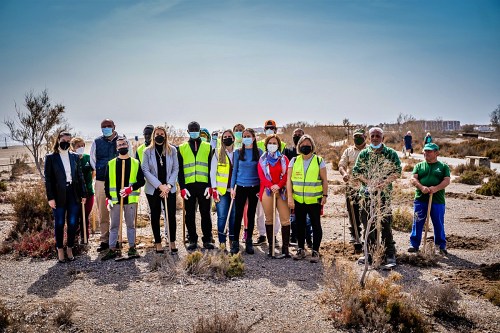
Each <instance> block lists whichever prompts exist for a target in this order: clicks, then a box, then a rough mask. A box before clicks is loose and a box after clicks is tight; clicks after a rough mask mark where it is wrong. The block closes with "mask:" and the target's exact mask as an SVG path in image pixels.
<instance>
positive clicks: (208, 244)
mask: <svg viewBox="0 0 500 333" xmlns="http://www.w3.org/2000/svg"><path fill="white" fill-rule="evenodd" d="M203 248H205V249H207V250H213V249H215V246H214V244H212V243H210V242H207V243H203Z"/></svg>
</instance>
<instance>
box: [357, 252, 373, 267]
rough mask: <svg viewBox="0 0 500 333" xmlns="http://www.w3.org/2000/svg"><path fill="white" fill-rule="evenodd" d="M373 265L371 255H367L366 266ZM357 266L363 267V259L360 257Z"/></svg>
mask: <svg viewBox="0 0 500 333" xmlns="http://www.w3.org/2000/svg"><path fill="white" fill-rule="evenodd" d="M372 263H373V259H372V255H371V254H370V253H369V254H368V265H371V264H372ZM358 264H359V265H364V264H365V257H364V256H362V257H360V258H359V259H358Z"/></svg>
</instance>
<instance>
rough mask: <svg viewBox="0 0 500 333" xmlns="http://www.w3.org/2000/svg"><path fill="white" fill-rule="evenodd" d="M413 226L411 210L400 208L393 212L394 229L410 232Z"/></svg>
mask: <svg viewBox="0 0 500 333" xmlns="http://www.w3.org/2000/svg"><path fill="white" fill-rule="evenodd" d="M412 226H413V211H411V209H409V208H402V207H398V208H396V209H395V210H394V211H393V212H392V228H393V229H394V230H398V231H404V232H409V231H411V228H412Z"/></svg>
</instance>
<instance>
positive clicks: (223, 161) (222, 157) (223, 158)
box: [218, 129, 234, 165]
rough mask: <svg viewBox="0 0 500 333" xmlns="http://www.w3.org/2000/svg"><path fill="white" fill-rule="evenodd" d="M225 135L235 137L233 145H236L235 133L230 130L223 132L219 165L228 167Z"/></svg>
mask: <svg viewBox="0 0 500 333" xmlns="http://www.w3.org/2000/svg"><path fill="white" fill-rule="evenodd" d="M224 133H229V134H231V136H232V137H233V145H234V133H233V131H231V130H230V129H227V130H225V131H224V132H222V135H221V137H220V149H219V158H218V159H219V164H222V165H226V145H225V144H224Z"/></svg>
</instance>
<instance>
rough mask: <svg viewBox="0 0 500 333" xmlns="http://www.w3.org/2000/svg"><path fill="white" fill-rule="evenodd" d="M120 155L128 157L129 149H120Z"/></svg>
mask: <svg viewBox="0 0 500 333" xmlns="http://www.w3.org/2000/svg"><path fill="white" fill-rule="evenodd" d="M118 153H119V154H120V155H127V154H128V148H120V149H118Z"/></svg>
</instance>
